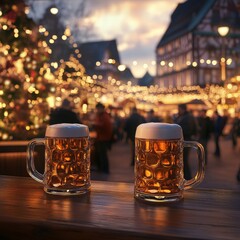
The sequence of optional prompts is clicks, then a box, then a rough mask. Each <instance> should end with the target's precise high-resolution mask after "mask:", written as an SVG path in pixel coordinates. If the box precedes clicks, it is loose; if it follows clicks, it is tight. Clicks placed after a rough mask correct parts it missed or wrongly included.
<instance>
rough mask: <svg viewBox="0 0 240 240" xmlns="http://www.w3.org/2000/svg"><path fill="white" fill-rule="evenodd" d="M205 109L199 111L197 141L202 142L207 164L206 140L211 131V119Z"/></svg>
mask: <svg viewBox="0 0 240 240" xmlns="http://www.w3.org/2000/svg"><path fill="white" fill-rule="evenodd" d="M206 113H207V111H206V110H205V109H203V110H201V111H200V114H199V117H198V118H197V122H198V142H199V143H201V144H202V146H203V148H204V151H205V162H206V164H207V160H208V141H209V139H210V137H211V133H212V129H213V126H212V121H211V119H210V117H208V116H207V115H206Z"/></svg>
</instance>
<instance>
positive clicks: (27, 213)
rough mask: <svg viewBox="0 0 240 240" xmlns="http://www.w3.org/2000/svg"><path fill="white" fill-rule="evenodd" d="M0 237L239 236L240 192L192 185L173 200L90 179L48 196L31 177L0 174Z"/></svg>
mask: <svg viewBox="0 0 240 240" xmlns="http://www.w3.org/2000/svg"><path fill="white" fill-rule="evenodd" d="M0 188H1V189H0V239H51V240H52V239H58V240H59V239H71V240H74V239H78V240H79V239H130V240H131V239H224V240H226V239H239V237H240V191H238V190H237V191H236V190H235V191H232V190H219V189H218V190H211V189H200V188H199V189H195V190H194V189H192V190H189V191H186V192H185V195H184V196H185V199H184V200H183V201H181V202H178V203H174V204H158V205H156V204H155V205H150V204H146V203H142V202H139V201H137V200H135V199H134V198H133V184H132V183H121V182H100V181H92V189H91V192H90V193H89V194H87V195H83V196H71V197H63V196H52V195H48V194H46V193H44V191H43V186H42V185H41V184H40V183H37V182H35V181H34V180H32V179H31V178H23V177H9V176H0Z"/></svg>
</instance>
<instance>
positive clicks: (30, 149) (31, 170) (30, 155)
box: [27, 138, 45, 183]
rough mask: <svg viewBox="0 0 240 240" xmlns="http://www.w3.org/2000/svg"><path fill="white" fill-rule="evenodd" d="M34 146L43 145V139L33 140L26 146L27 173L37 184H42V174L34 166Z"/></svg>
mask: <svg viewBox="0 0 240 240" xmlns="http://www.w3.org/2000/svg"><path fill="white" fill-rule="evenodd" d="M36 145H45V139H44V138H34V139H32V140H31V141H30V142H29V143H28V146H27V172H28V174H29V175H30V176H31V177H32V178H33V179H34V180H36V181H37V182H40V183H43V174H41V173H40V172H38V171H37V170H36V168H35V164H34V148H35V146H36Z"/></svg>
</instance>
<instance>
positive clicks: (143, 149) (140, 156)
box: [134, 123, 205, 202]
mask: <svg viewBox="0 0 240 240" xmlns="http://www.w3.org/2000/svg"><path fill="white" fill-rule="evenodd" d="M185 147H190V148H194V149H196V151H197V153H198V170H197V173H196V175H195V177H194V178H192V179H190V180H185V179H184V174H183V164H184V163H183V148H185ZM204 167H205V156H204V149H203V147H202V145H201V144H200V143H198V142H195V141H184V139H183V133H182V128H181V127H180V126H179V125H177V124H168V123H143V124H141V125H139V126H138V127H137V130H136V135H135V169H134V171H135V182H134V196H135V198H137V199H141V200H144V201H149V202H174V201H178V200H180V199H182V198H183V191H184V190H186V189H189V188H192V187H193V186H196V185H197V184H198V183H200V182H201V181H202V180H203V178H204Z"/></svg>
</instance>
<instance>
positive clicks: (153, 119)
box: [146, 109, 162, 122]
mask: <svg viewBox="0 0 240 240" xmlns="http://www.w3.org/2000/svg"><path fill="white" fill-rule="evenodd" d="M146 122H162V118H161V117H158V116H156V115H155V112H154V110H153V109H151V110H150V111H149V112H148V113H147V117H146Z"/></svg>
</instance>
